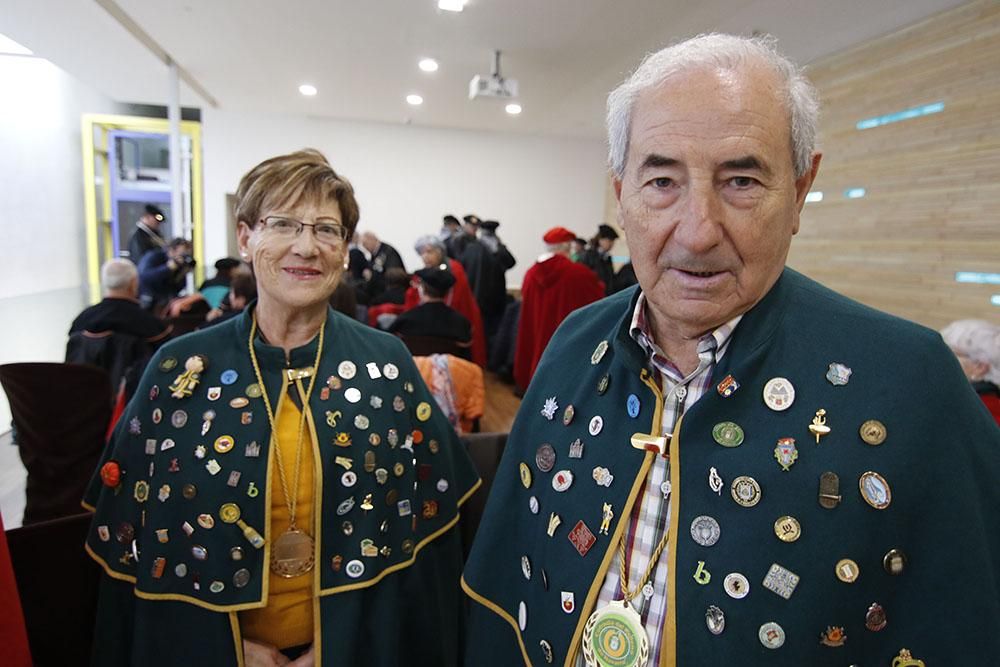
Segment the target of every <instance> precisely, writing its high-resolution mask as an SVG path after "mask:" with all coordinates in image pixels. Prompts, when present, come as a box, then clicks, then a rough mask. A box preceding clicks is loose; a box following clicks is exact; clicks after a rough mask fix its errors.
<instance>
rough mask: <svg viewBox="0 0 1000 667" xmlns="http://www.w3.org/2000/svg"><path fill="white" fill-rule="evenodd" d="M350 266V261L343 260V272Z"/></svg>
mask: <svg viewBox="0 0 1000 667" xmlns="http://www.w3.org/2000/svg"><path fill="white" fill-rule="evenodd" d="M350 265H351V260H350V259H345V260H344V271H346V270H347V268H348V267H349V266H350Z"/></svg>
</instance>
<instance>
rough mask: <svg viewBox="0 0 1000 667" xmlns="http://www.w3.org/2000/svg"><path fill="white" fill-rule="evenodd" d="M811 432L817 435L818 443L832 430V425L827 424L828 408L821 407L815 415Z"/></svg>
mask: <svg viewBox="0 0 1000 667" xmlns="http://www.w3.org/2000/svg"><path fill="white" fill-rule="evenodd" d="M809 432H810V433H812V434H813V435H815V436H816V444H817V445H818V444H819V439H820V438H822V437H823V436H824V435H827V434H828V433H829V432H830V427H829V426H827V425H826V410H824V409H823V408H820V409H819V410H817V411H816V416H815V417H813V423H812V424H810V425H809Z"/></svg>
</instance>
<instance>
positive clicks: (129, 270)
mask: <svg viewBox="0 0 1000 667" xmlns="http://www.w3.org/2000/svg"><path fill="white" fill-rule="evenodd" d="M138 277H139V272H138V270H136V268H135V264H133V263H132V262H130V261H129V260H127V259H117V258H116V259H109V260H108V261H106V262H104V266H102V267H101V287H102V288H103V289H104V291H105V292H109V291H111V290H115V291H121V290H124V289H127V288H128V286H129V283H131V282H132V281H133V280H135V279H136V278H138Z"/></svg>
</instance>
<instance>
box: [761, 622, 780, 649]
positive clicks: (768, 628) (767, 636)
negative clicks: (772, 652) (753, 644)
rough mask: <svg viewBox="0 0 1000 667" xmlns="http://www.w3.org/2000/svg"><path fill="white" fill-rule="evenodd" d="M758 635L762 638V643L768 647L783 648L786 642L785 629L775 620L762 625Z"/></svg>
mask: <svg viewBox="0 0 1000 667" xmlns="http://www.w3.org/2000/svg"><path fill="white" fill-rule="evenodd" d="M757 637H758V638H759V639H760V643H761V644H763V645H764V646H766V647H767V648H781V646H782V645H783V644H784V643H785V631H784V629H782V627H781V626H780V625H778V624H777V623H775V622H774V621H770V622H768V623H765V624H764V625H762V626H760V630H758V631H757Z"/></svg>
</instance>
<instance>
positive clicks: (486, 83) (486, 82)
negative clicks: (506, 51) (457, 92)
mask: <svg viewBox="0 0 1000 667" xmlns="http://www.w3.org/2000/svg"><path fill="white" fill-rule="evenodd" d="M477 97H496V98H500V99H505V100H506V99H512V98H515V97H517V79H505V78H503V76H501V74H500V52H499V51H494V52H493V73H492V74H490V75H489V76H481V75H479V74H477V75H476V76H474V77H472V81H470V82H469V99H470V100H474V99H476V98H477Z"/></svg>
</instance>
